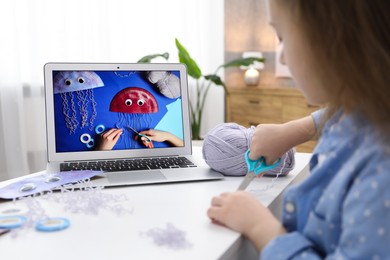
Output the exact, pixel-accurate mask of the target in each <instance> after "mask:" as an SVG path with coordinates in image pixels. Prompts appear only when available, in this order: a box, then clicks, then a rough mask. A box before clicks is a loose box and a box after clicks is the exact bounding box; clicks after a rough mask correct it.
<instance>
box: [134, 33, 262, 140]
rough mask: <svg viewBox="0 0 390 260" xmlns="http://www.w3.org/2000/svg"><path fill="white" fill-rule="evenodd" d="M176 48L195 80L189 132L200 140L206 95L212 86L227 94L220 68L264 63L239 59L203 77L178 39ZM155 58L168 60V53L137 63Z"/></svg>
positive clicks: (142, 60) (143, 59) (149, 57)
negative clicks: (220, 88) (194, 96)
mask: <svg viewBox="0 0 390 260" xmlns="http://www.w3.org/2000/svg"><path fill="white" fill-rule="evenodd" d="M175 43H176V47H177V50H178V55H179V61H180V62H181V63H184V64H185V65H186V66H187V71H188V76H190V77H191V78H193V79H195V82H196V84H195V88H196V90H195V93H196V100H190V111H191V130H192V139H193V140H200V139H201V136H200V130H201V124H202V118H203V109H204V106H205V103H206V99H207V94H208V92H209V90H210V87H211V86H212V85H217V86H221V87H223V88H224V90H225V92H226V94H228V92H227V89H226V86H225V83H224V82H223V81H222V79H221V77H220V76H219V75H218V73H219V71H220V70H221V69H222V68H229V67H240V66H249V65H252V64H253V63H254V62H256V61H257V62H264V61H265V59H264V58H256V57H248V58H240V59H235V60H232V61H229V62H227V63H225V64H222V65H220V66H218V67H217V68H216V70H215V72H214V73H213V74H207V75H204V74H203V73H202V71H201V69H200V67H199V66H198V64H197V63H196V62H195V61H194V59H192V57H191V55H190V54H189V53H188V51H187V50H186V48H185V47H184V46H183V45H182V44H181V43H180V42H179V40H178V39H175ZM157 57H163V58H164V59H166V60H168V59H169V54H168V53H166V52H165V53H163V54H153V55H147V56H144V57H143V58H141V59H140V60H139V61H138V62H144V63H145V62H151V60H152V59H154V58H157Z"/></svg>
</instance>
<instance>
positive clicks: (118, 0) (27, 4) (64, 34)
mask: <svg viewBox="0 0 390 260" xmlns="http://www.w3.org/2000/svg"><path fill="white" fill-rule="evenodd" d="M0 29H1V31H0V40H1V41H0V50H1V56H0V181H1V180H5V179H9V178H13V177H17V176H21V175H25V174H28V173H31V172H34V171H39V170H42V169H44V167H45V161H46V160H45V149H46V144H45V122H44V100H43V95H42V93H43V65H44V64H45V63H46V62H58V61H61V62H136V61H137V60H138V59H139V58H141V57H143V56H144V55H147V54H153V53H162V52H165V51H167V52H169V53H170V55H171V57H170V59H169V61H170V62H177V61H178V58H177V50H176V47H175V42H174V40H175V38H178V39H179V40H180V41H181V43H182V44H183V45H184V46H185V47H186V48H187V50H188V51H189V52H190V54H191V55H192V56H193V57H194V59H195V60H196V61H197V62H198V64H199V66H200V67H201V68H202V70H203V72H204V73H212V72H214V70H215V68H216V67H217V66H218V65H220V64H222V63H223V0H213V1H209V0H192V1H190V0H165V1H161V0H148V1H139V0H14V1H2V2H1V3H0ZM213 95H214V96H215V97H212V96H213ZM209 99H210V100H213V104H214V103H215V99H218V100H219V101H218V102H219V104H220V108H217V112H214V111H215V110H216V109H215V107H214V108H213V113H209V114H210V115H211V116H210V117H209V118H207V119H206V120H205V124H204V126H203V127H204V130H203V131H204V132H205V131H207V130H208V129H209V128H210V127H212V126H213V125H214V124H216V123H219V122H222V121H223V117H224V116H223V92H221V90H220V89H217V90H213V91H211V93H210V98H209ZM206 106H207V105H206ZM218 110H219V112H218ZM206 114H208V113H207V111H206ZM210 118H211V119H210Z"/></svg>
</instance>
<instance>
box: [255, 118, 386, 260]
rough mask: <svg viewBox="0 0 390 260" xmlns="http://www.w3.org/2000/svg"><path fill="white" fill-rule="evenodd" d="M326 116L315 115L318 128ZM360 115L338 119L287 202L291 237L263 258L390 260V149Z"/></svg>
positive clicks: (331, 123)
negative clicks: (308, 172)
mask: <svg viewBox="0 0 390 260" xmlns="http://www.w3.org/2000/svg"><path fill="white" fill-rule="evenodd" d="M320 114H321V112H317V113H313V114H312V115H313V118H314V121H315V122H316V123H318V121H319V120H318V119H319V116H320ZM385 144H386V142H384V141H383V140H382V139H381V138H380V135H379V134H378V131H377V130H376V129H375V127H374V126H373V125H372V124H370V123H368V122H367V121H366V120H365V119H364V118H363V117H362V116H361V115H359V114H358V113H352V114H350V115H347V116H344V117H343V118H341V117H340V113H338V114H336V115H335V116H333V117H332V118H331V119H330V120H328V122H327V123H326V125H325V127H324V129H323V132H322V136H321V138H320V140H319V142H318V145H317V147H316V149H315V150H314V152H313V155H312V158H311V160H310V175H309V176H308V177H307V178H306V179H305V180H304V181H303V182H302V183H300V184H298V185H296V186H292V187H291V188H289V189H288V190H287V191H286V192H285V194H284V199H283V205H282V207H283V209H282V223H283V225H284V227H285V228H286V230H287V231H288V233H287V234H285V235H282V236H279V237H277V238H275V239H273V240H272V241H271V242H270V243H269V244H268V245H267V246H266V247H265V248H264V249H263V251H262V252H261V256H260V258H261V259H263V260H264V259H390V147H389V146H388V145H385Z"/></svg>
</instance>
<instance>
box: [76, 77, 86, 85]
mask: <svg viewBox="0 0 390 260" xmlns="http://www.w3.org/2000/svg"><path fill="white" fill-rule="evenodd" d="M77 81H78V82H79V83H80V84H83V83H84V82H85V79H84V78H83V77H78V79H77Z"/></svg>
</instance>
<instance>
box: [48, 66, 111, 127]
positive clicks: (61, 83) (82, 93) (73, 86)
mask: <svg viewBox="0 0 390 260" xmlns="http://www.w3.org/2000/svg"><path fill="white" fill-rule="evenodd" d="M103 86H104V83H103V81H102V80H101V78H100V77H99V76H98V75H97V74H96V73H95V72H93V71H61V72H59V73H57V74H56V75H55V76H54V94H60V95H61V98H62V111H63V113H64V116H65V124H66V127H67V128H68V129H69V131H70V133H71V134H72V133H75V131H76V129H77V127H78V126H79V125H80V124H81V125H80V128H84V127H85V126H89V129H90V130H91V131H92V129H93V123H94V120H95V118H96V115H97V113H96V101H95V98H94V95H93V89H94V88H98V87H103ZM76 106H77V107H78V112H79V117H80V118H81V120H80V121H81V122H80V121H79V119H78V117H77V114H78V113H77V110H76ZM89 110H90V111H89ZM89 112H91V113H90V114H89Z"/></svg>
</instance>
